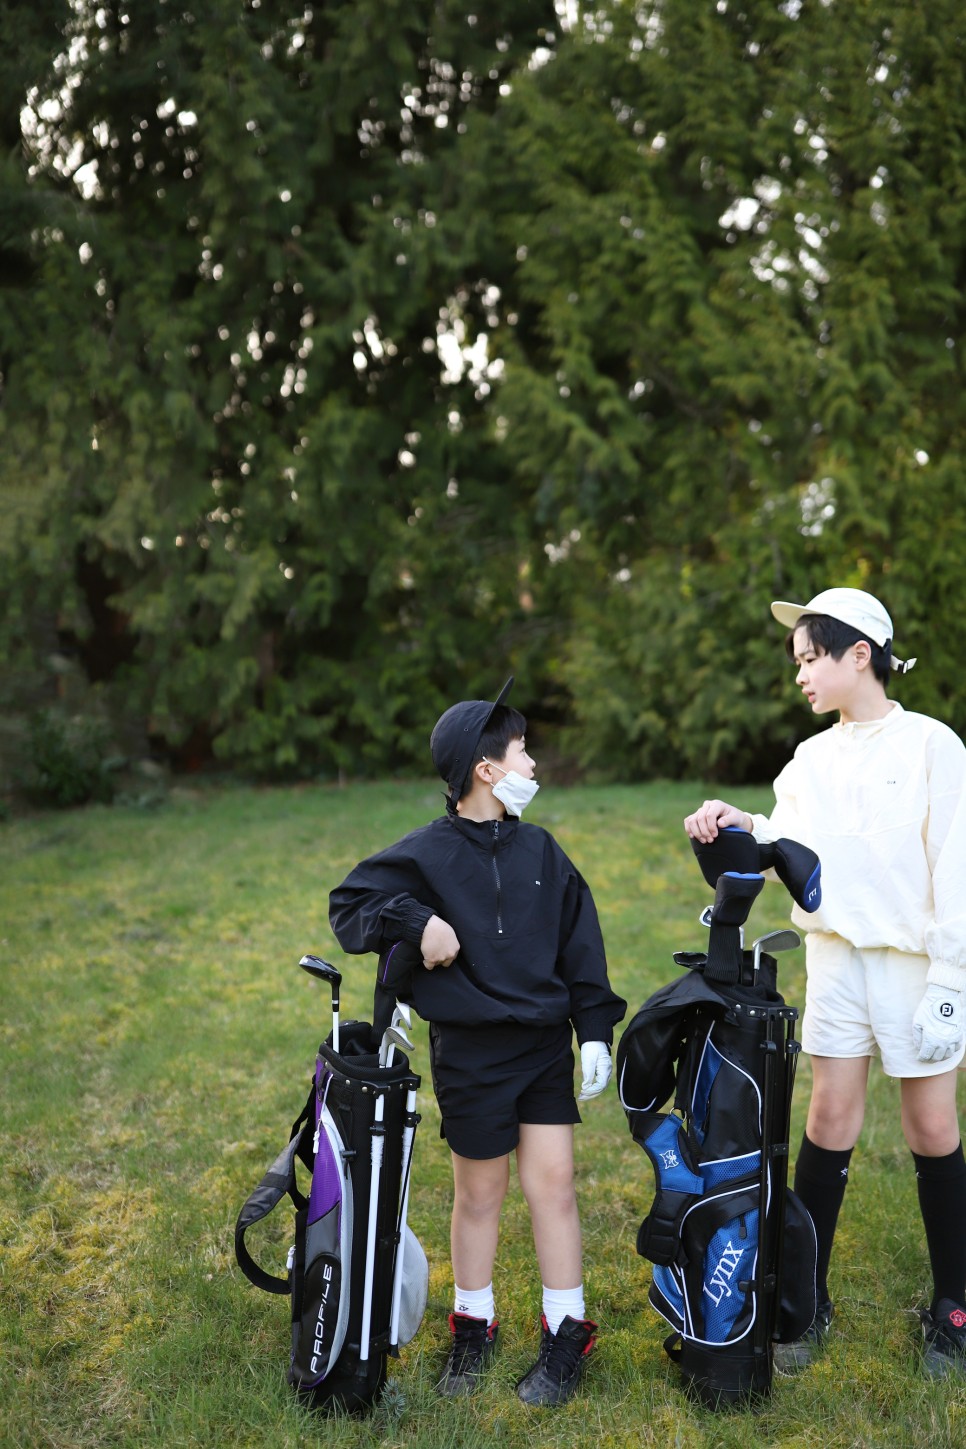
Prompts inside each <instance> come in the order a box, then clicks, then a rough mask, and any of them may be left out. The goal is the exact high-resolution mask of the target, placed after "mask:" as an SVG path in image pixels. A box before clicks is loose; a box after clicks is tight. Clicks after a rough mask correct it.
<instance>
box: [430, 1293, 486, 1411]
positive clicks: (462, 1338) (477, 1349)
mask: <svg viewBox="0 0 966 1449" xmlns="http://www.w3.org/2000/svg"><path fill="white" fill-rule="evenodd" d="M498 1328H499V1324H498V1323H497V1321H496V1319H494V1320H493V1322H492V1323H490V1324H487V1321H486V1319H485V1318H471V1317H470V1315H469V1314H468V1313H451V1314H450V1316H449V1331H450V1333H451V1334H452V1335H453V1343H452V1346H451V1348H450V1351H449V1358H448V1359H447V1360H446V1367H445V1368H444V1370H443V1377H442V1378H441V1379H440V1381H439V1383H438V1384H437V1385H436V1392H437V1393H438V1394H441V1395H442V1397H443V1398H444V1399H459V1398H465V1397H466V1395H467V1394H472V1393H473V1392H474V1391H475V1389H476V1386H477V1384H478V1383H479V1379H480V1375H481V1374H482V1373H483V1370H484V1369H485V1368H486V1366H487V1364H488V1363H489V1361H490V1359H491V1358H492V1357H493V1350H494V1347H495V1345H496V1334H497V1329H498Z"/></svg>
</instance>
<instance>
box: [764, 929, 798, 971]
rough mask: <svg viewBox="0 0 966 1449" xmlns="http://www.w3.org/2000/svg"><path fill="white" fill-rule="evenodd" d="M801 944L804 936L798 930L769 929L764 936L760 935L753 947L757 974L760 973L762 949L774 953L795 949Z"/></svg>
mask: <svg viewBox="0 0 966 1449" xmlns="http://www.w3.org/2000/svg"><path fill="white" fill-rule="evenodd" d="M801 944H802V938H801V936H800V935H799V934H798V932H797V931H791V930H784V931H768V932H767V933H766V934H765V935H764V936H759V937H758V940H757V941H756V942H755V944H754V946H753V947H752V950H753V953H754V956H753V961H752V964H753V966H754V972H755V975H756V976H757V975H758V968H759V966H760V964H761V953H762V951H764V950H766V949H767V950H769V951H770V952H772V954H773V955H774V954H775V953H777V952H778V951H794V949H795V947H796V946H800V945H801Z"/></svg>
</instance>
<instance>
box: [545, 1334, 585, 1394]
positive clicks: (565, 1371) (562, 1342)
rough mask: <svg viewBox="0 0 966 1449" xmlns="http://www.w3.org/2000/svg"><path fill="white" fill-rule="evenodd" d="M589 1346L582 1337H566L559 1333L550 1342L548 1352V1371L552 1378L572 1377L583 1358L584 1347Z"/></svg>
mask: <svg viewBox="0 0 966 1449" xmlns="http://www.w3.org/2000/svg"><path fill="white" fill-rule="evenodd" d="M586 1347H587V1344H586V1342H585V1341H583V1340H582V1339H580V1338H564V1337H562V1336H561V1335H560V1334H557V1335H556V1336H555V1337H554V1339H553V1341H552V1342H551V1344H550V1352H549V1353H548V1354H547V1365H546V1371H547V1373H548V1374H549V1375H550V1377H551V1378H555V1379H559V1380H560V1381H561V1382H563V1380H564V1379H568V1378H570V1376H571V1374H572V1373H573V1372H574V1371H575V1369H576V1367H577V1365H578V1364H579V1362H580V1360H581V1359H582V1358H583V1355H584V1349H585V1348H586Z"/></svg>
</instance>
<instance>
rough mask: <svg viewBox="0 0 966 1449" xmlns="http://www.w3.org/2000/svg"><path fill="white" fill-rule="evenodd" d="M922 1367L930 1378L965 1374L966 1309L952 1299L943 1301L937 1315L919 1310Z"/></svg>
mask: <svg viewBox="0 0 966 1449" xmlns="http://www.w3.org/2000/svg"><path fill="white" fill-rule="evenodd" d="M919 1317H920V1318H921V1320H922V1336H923V1339H924V1340H925V1343H924V1347H923V1351H922V1366H923V1369H924V1370H925V1372H926V1374H927V1375H928V1376H929V1378H931V1379H944V1378H946V1376H947V1374H951V1373H957V1372H958V1373H963V1372H964V1371H966V1310H964V1309H963V1308H961V1307H960V1306H959V1304H958V1303H954V1302H953V1300H952V1299H951V1298H942V1299H940V1301H939V1303H937V1305H936V1311H935V1313H930V1311H929V1309H928V1308H923V1309H922V1310H921V1311H920V1314H919Z"/></svg>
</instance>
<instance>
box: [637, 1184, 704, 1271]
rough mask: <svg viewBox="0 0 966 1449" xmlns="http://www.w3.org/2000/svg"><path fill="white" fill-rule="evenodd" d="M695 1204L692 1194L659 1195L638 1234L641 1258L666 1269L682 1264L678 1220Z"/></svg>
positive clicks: (663, 1193)
mask: <svg viewBox="0 0 966 1449" xmlns="http://www.w3.org/2000/svg"><path fill="white" fill-rule="evenodd" d="M694 1200H695V1194H694V1193H684V1192H667V1191H665V1190H661V1191H659V1192H658V1194H657V1196H656V1197H655V1199H654V1201H653V1203H652V1204H651V1210H650V1212H649V1213H648V1215H647V1217H646V1218H645V1219H644V1221H643V1222H642V1223H641V1226H640V1228H639V1229H638V1232H637V1251H638V1253H640V1255H641V1257H642V1258H647V1259H648V1260H649V1261H650V1262H652V1263H663V1264H665V1265H668V1266H669V1265H670V1264H671V1263H677V1262H680V1261H681V1251H682V1250H681V1220H682V1218H683V1217H684V1214H685V1212H686V1210H687V1209H688V1208H689V1207H690V1205H691V1204H692V1203H693V1202H694Z"/></svg>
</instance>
